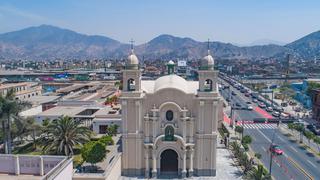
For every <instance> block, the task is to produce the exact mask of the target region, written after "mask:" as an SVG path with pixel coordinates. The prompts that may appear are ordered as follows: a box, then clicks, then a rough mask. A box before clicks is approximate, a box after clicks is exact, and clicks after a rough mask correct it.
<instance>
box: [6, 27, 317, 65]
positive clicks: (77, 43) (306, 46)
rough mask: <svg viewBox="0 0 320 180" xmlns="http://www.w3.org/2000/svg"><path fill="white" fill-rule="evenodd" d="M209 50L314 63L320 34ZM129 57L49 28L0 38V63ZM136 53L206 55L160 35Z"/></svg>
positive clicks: (194, 44) (118, 48)
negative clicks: (291, 57) (283, 42)
mask: <svg viewBox="0 0 320 180" xmlns="http://www.w3.org/2000/svg"><path fill="white" fill-rule="evenodd" d="M210 50H211V52H212V53H213V55H214V58H216V59H256V60H259V59H263V58H279V59H283V58H284V57H285V54H287V53H291V54H294V57H296V58H304V59H314V57H315V56H319V55H320V54H319V52H320V31H317V32H313V33H311V34H309V35H307V36H305V37H302V38H300V39H298V40H296V41H294V42H291V43H289V44H286V45H283V46H281V45H275V44H269V45H253V46H246V47H240V46H236V45H233V44H230V43H223V42H210ZM129 53H130V45H129V44H124V43H121V42H119V41H117V40H114V39H111V38H108V37H105V36H97V35H90V36H89V35H85V34H80V33H77V32H74V31H71V30H68V29H62V28H59V27H55V26H51V25H41V26H37V27H29V28H25V29H22V30H19V31H13V32H8V33H3V34H0V60H12V59H27V60H31V59H33V60H54V59H91V58H113V59H114V58H125V57H126V56H127V55H128V54H129ZM135 53H136V54H137V55H138V57H139V58H140V59H141V58H143V59H145V60H155V59H164V60H168V59H176V58H180V59H183V58H189V59H199V58H201V57H203V56H204V55H206V53H207V42H199V41H196V40H193V39H191V38H187V37H186V38H181V37H175V36H172V35H168V34H163V35H160V36H158V37H156V38H154V39H152V40H150V41H149V42H147V43H145V44H141V45H137V46H135Z"/></svg>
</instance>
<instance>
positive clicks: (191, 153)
mask: <svg viewBox="0 0 320 180" xmlns="http://www.w3.org/2000/svg"><path fill="white" fill-rule="evenodd" d="M193 152H194V150H193V148H192V147H191V148H190V166H189V177H192V176H193Z"/></svg>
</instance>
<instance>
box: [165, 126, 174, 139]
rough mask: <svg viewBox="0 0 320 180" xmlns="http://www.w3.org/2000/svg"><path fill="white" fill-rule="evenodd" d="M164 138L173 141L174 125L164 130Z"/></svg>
mask: <svg viewBox="0 0 320 180" xmlns="http://www.w3.org/2000/svg"><path fill="white" fill-rule="evenodd" d="M164 140H165V141H173V140H174V129H173V127H172V126H167V127H166V129H165V130H164Z"/></svg>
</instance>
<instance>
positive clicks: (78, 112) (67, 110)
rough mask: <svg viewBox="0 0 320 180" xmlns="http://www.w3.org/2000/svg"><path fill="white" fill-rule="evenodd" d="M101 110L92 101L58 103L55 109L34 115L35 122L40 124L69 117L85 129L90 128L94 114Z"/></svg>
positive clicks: (100, 106) (99, 106) (101, 107)
mask: <svg viewBox="0 0 320 180" xmlns="http://www.w3.org/2000/svg"><path fill="white" fill-rule="evenodd" d="M100 109H103V106H102V105H99V104H97V103H95V102H93V101H73V100H68V101H59V102H58V103H57V106H56V107H53V108H51V109H48V110H46V111H43V112H41V113H38V114H37V115H35V121H36V122H37V123H40V124H41V123H42V122H43V121H44V120H46V119H49V120H54V119H58V118H59V117H61V116H69V117H71V118H73V119H74V120H77V121H81V123H82V124H84V125H85V126H87V127H91V125H92V121H93V119H94V118H95V115H94V114H95V113H96V112H97V111H99V110H100Z"/></svg>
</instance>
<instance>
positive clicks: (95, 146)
mask: <svg viewBox="0 0 320 180" xmlns="http://www.w3.org/2000/svg"><path fill="white" fill-rule="evenodd" d="M106 153H107V151H106V148H105V144H103V143H102V142H100V141H90V142H88V143H86V144H85V145H84V146H83V147H82V149H81V156H82V158H83V160H84V161H86V162H88V163H91V164H96V163H98V162H101V161H102V160H103V159H104V158H105V157H106Z"/></svg>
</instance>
